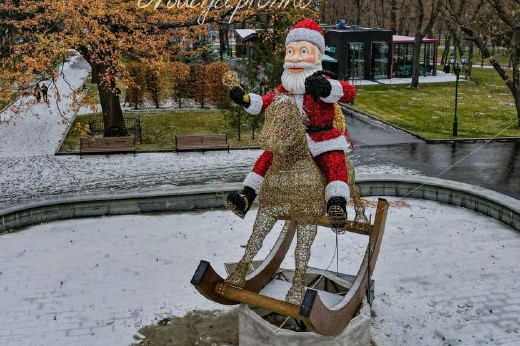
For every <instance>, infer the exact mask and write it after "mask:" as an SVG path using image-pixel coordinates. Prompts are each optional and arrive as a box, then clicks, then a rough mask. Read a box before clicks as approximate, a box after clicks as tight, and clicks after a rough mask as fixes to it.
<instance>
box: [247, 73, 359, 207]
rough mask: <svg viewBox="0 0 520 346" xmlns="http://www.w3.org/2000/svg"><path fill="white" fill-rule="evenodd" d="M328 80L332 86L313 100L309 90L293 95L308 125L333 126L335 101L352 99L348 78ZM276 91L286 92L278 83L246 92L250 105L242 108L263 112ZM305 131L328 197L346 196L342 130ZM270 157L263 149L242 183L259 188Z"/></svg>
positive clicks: (346, 173) (354, 89)
mask: <svg viewBox="0 0 520 346" xmlns="http://www.w3.org/2000/svg"><path fill="white" fill-rule="evenodd" d="M329 82H330V83H331V87H332V90H331V94H330V95H329V96H328V97H321V98H319V99H318V100H314V98H313V97H312V96H311V95H310V94H304V95H292V96H294V98H295V100H296V104H297V105H298V108H299V109H300V112H301V114H302V117H303V119H304V123H305V125H306V126H307V127H311V128H322V127H330V126H332V124H333V121H334V117H335V108H334V103H336V102H344V103H351V102H352V101H353V100H354V98H355V96H356V88H355V87H354V86H353V85H351V84H349V83H348V82H345V81H340V80H331V79H329ZM278 93H281V94H289V92H288V91H287V90H286V89H285V88H284V87H283V85H279V86H278V87H276V90H273V91H271V92H270V93H268V94H266V95H264V96H260V95H257V94H249V98H250V105H249V107H246V108H245V109H246V111H247V112H249V113H251V114H260V113H262V112H264V111H265V109H266V108H267V107H268V106H269V105H270V104H271V103H272V102H273V100H274V99H275V97H276V94H278ZM306 135H307V142H308V144H309V149H310V151H311V154H312V156H313V157H314V160H315V162H316V164H317V165H318V167H319V168H320V170H321V172H322V173H323V175H324V177H325V179H326V181H327V187H326V194H327V197H332V196H338V195H339V196H343V197H345V198H348V197H349V190H348V186H347V183H348V172H347V168H346V165H345V152H348V151H349V150H350V148H349V145H348V143H347V140H346V138H345V136H344V134H343V133H341V132H340V131H339V130H338V129H336V128H332V129H330V130H323V131H319V132H315V133H311V132H308V133H306ZM272 159H273V155H272V153H270V152H268V151H265V152H264V153H262V155H261V156H260V157H259V158H258V160H257V162H256V164H255V166H254V168H253V171H252V172H251V173H249V174H248V176H247V177H246V180H245V181H244V185H247V186H250V187H252V188H254V189H255V190H257V192H258V190H259V188H260V185H261V183H262V180H263V178H264V177H265V174H266V173H267V170H268V169H269V167H270V166H271V162H272Z"/></svg>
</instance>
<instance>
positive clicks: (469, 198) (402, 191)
mask: <svg viewBox="0 0 520 346" xmlns="http://www.w3.org/2000/svg"><path fill="white" fill-rule="evenodd" d="M357 181H358V186H359V188H360V190H361V195H362V196H365V197H368V196H393V197H409V198H419V199H426V200H432V201H437V202H441V203H446V204H451V205H455V206H460V207H464V208H467V209H470V210H474V211H477V212H479V213H482V214H484V215H487V216H490V217H492V218H494V219H497V220H499V221H501V222H503V223H505V224H506V225H509V226H511V227H513V228H514V229H516V230H518V231H520V200H517V199H514V198H512V197H509V196H506V195H503V194H501V193H498V192H495V191H491V190H488V189H485V188H481V187H478V186H473V185H469V184H464V183H459V182H455V181H450V180H444V179H439V178H432V177H426V176H411V175H379V174H378V175H372V174H367V175H359V176H358V179H357ZM241 187H242V184H240V183H235V184H219V185H207V186H186V187H179V188H175V189H171V190H165V191H163V192H157V191H145V192H129V193H114V194H102V195H93V196H77V197H68V198H61V199H60V198H55V197H53V198H52V199H50V198H49V199H41V200H38V201H33V202H30V203H27V204H21V205H17V206H13V207H10V208H5V209H2V210H0V234H2V233H8V232H12V231H16V230H18V229H21V228H23V227H27V226H31V225H35V224H39V223H43V222H51V221H57V220H65V219H72V218H80V217H97V216H106V215H124V214H140V213H151V212H174V211H188V210H195V209H211V208H222V207H223V205H224V202H225V196H226V194H227V193H228V192H231V191H237V190H240V189H241Z"/></svg>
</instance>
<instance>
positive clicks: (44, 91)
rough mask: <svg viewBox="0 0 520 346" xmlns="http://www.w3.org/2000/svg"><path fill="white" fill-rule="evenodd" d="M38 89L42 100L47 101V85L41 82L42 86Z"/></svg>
mask: <svg viewBox="0 0 520 346" xmlns="http://www.w3.org/2000/svg"><path fill="white" fill-rule="evenodd" d="M40 90H41V92H42V96H43V102H45V103H48V102H49V99H48V98H47V93H48V92H49V89H48V88H47V86H46V85H45V84H43V85H42V87H41V88H40Z"/></svg>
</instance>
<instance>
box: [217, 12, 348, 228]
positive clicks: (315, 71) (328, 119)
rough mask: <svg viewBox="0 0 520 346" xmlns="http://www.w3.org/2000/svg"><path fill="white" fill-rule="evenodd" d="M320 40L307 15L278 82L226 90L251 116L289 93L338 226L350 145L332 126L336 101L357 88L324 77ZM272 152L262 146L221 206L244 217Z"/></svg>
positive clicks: (292, 36)
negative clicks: (260, 90) (264, 88)
mask: <svg viewBox="0 0 520 346" xmlns="http://www.w3.org/2000/svg"><path fill="white" fill-rule="evenodd" d="M324 50H325V39H324V38H323V35H322V33H321V28H320V27H319V25H318V24H317V23H316V22H315V21H313V20H310V19H306V20H303V21H301V22H299V23H298V24H296V25H295V26H293V27H292V28H291V30H290V31H289V34H288V35H287V39H286V42H285V63H284V72H283V74H282V79H281V81H282V84H280V85H279V86H278V87H277V88H276V90H273V91H271V92H270V93H268V94H266V95H264V96H260V95H257V94H253V93H250V94H246V93H245V92H244V90H243V89H242V88H241V87H234V88H232V89H231V91H230V96H231V99H232V100H233V101H234V102H235V103H237V104H239V105H242V106H243V107H244V108H245V110H246V111H247V112H248V113H250V114H253V115H257V114H261V113H262V112H263V111H264V110H265V109H266V108H267V107H268V106H269V105H270V104H271V103H272V101H273V99H274V98H275V95H277V94H280V93H281V94H286V95H289V96H292V97H294V99H295V100H296V104H297V105H298V108H299V110H300V113H301V116H302V118H303V122H304V124H305V126H306V137H307V142H308V144H309V149H310V152H311V155H312V157H313V158H314V161H315V162H316V165H317V166H318V167H319V169H320V170H321V172H322V174H323V176H324V177H325V180H326V187H325V200H326V201H327V213H328V215H329V217H330V218H331V221H332V223H333V224H335V225H336V226H338V227H341V226H342V225H344V224H345V222H346V219H347V213H346V203H347V200H348V199H349V196H350V190H349V186H348V174H347V167H346V165H345V152H348V150H349V144H348V143H347V139H346V137H345V136H344V134H343V133H341V132H340V131H339V130H338V129H336V128H334V127H333V121H334V115H335V103H337V102H345V103H350V102H352V101H353V100H354V97H355V95H356V89H355V87H354V86H352V85H351V84H349V83H347V82H345V81H341V80H334V79H330V78H329V77H327V75H326V74H325V73H324V71H322V65H321V59H322V55H323V53H324ZM272 159H273V155H272V153H270V152H269V151H265V152H264V153H262V155H261V156H260V157H259V159H258V160H257V162H256V164H255V166H254V168H253V171H252V172H250V173H249V174H248V175H247V177H246V179H245V180H244V188H243V190H242V191H241V192H240V193H238V192H234V193H231V194H229V195H228V197H227V201H226V207H228V208H229V209H231V210H233V212H235V213H236V214H237V215H238V216H240V217H244V216H245V214H246V213H247V211H248V210H249V208H250V207H251V204H252V203H253V201H254V199H255V198H256V196H257V194H258V193H259V191H260V188H261V186H262V182H263V180H264V177H265V175H266V173H267V170H268V169H269V167H270V165H271V163H272Z"/></svg>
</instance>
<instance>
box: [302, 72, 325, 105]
mask: <svg viewBox="0 0 520 346" xmlns="http://www.w3.org/2000/svg"><path fill="white" fill-rule="evenodd" d="M331 90H332V86H331V85H330V82H329V81H328V80H327V78H325V76H323V74H322V72H321V71H318V72H315V73H313V74H312V75H310V76H309V77H307V78H306V79H305V92H306V93H307V94H310V95H311V96H312V97H313V98H314V101H318V98H319V97H327V96H329V95H330V92H331Z"/></svg>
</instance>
